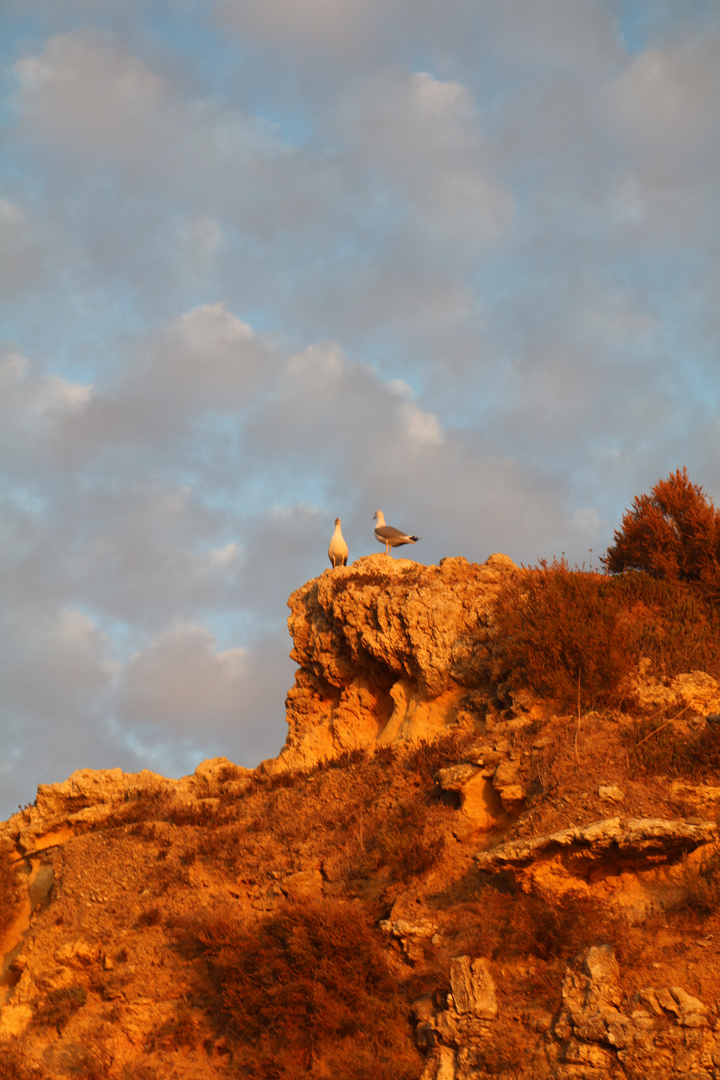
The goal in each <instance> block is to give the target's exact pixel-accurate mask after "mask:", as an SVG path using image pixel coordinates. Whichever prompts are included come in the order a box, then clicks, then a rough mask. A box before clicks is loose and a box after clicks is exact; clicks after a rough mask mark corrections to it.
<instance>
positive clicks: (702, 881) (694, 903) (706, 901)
mask: <svg viewBox="0 0 720 1080" xmlns="http://www.w3.org/2000/svg"><path fill="white" fill-rule="evenodd" d="M719 871H720V858H719V857H718V856H717V855H712V856H711V857H710V858H709V859H706V860H705V861H704V862H703V863H701V864H700V866H691V865H690V864H689V862H688V860H687V857H686V858H685V860H684V862H683V874H682V884H683V886H684V888H685V890H686V896H685V900H684V901H683V904H682V907H683V908H684V909H686V910H689V911H692V912H695V913H696V914H697V915H705V916H706V915H715V914H716V912H717V910H718V907H720V872H719Z"/></svg>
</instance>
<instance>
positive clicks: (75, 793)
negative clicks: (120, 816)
mask: <svg viewBox="0 0 720 1080" xmlns="http://www.w3.org/2000/svg"><path fill="white" fill-rule="evenodd" d="M251 776H252V770H250V769H243V768H241V767H240V766H237V765H233V763H232V762H231V761H228V759H227V758H224V757H223V758H214V759H211V760H208V761H203V762H201V764H200V765H198V767H197V769H196V770H195V774H194V776H186V777H182V778H181V779H180V780H167V779H166V778H165V777H163V776H160V775H159V774H158V773H154V772H151V771H150V770H149V769H143V770H141V772H138V773H124V772H123V771H122V769H78V770H77V771H76V772H74V773H73V774H72V775H71V776H69V777H68V779H67V780H63V781H61V782H60V783H58V784H40V785H39V786H38V790H37V798H36V800H35V803H34V804H33V805H31V806H27V807H25V809H24V810H20V811H18V813H16V814H13V815H12V817H11V818H10V819H9V820H8V821H6V822H2V823H0V840H3V839H5V840H9V841H10V842H11V843H12V844H13V845H14V846H15V847H16V848H17V849H18V851H19V852H20V853H22V854H24V855H32V854H35V853H37V852H40V851H44V850H45V849H46V848H49V847H55V846H57V845H58V844H61V843H63V842H64V841H65V840H67V839H68V838H69V837H71V836H73V835H75V834H77V833H81V832H85V831H87V830H89V829H92V828H94V827H96V826H98V825H101V824H103V823H104V822H107V821H108V820H109V819H110V818H111V817H112V815H113V814H114V813H115V812H116V811H117V810H118V809H119V808H120V807H122V806H123V805H124V804H125V803H127V802H131V801H133V800H136V799H143V798H148V797H156V796H165V797H167V798H168V799H177V800H179V801H181V802H185V803H186V804H188V803H190V802H193V801H194V800H196V799H199V798H209V797H217V795H218V794H219V793H220V791H225V792H227V790H228V789H230V790H231V793H232V794H236V795H237V794H240V793H241V792H242V790H244V788H245V787H246V786H247V784H248V783H249V779H250V777H251Z"/></svg>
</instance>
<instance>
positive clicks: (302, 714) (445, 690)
mask: <svg viewBox="0 0 720 1080" xmlns="http://www.w3.org/2000/svg"><path fill="white" fill-rule="evenodd" d="M515 572H516V567H515V566H514V564H513V562H512V561H511V560H510V559H508V557H507V556H506V555H491V556H490V558H489V559H488V560H487V562H486V563H485V564H483V565H482V566H476V565H473V564H470V563H468V562H467V561H466V560H465V559H462V558H455V559H443V560H442V562H441V563H440V565H439V566H421V565H419V564H418V563H415V562H411V561H410V560H409V559H395V558H393V559H388V558H387V557H386V556H385V555H370V556H367V557H365V558H361V559H358V560H357V561H356V562H355V563H354V564H353V565H352V566H348V567H342V568H340V569H338V570H335V571H327V572H326V573H324V574H323V575H322V576H321V577H319V578H316V579H315V580H314V581H309V582H308V583H307V584H306V585H304V586H303V587H302V588H301V589H298V590H297V592H295V593H293V594H292V596H291V597H290V599H289V600H288V606H289V607H290V618H289V619H288V627H289V630H290V634H291V636H292V639H293V650H292V652H291V654H290V656H291V658H292V659H293V660H295V661H296V662H297V664H298V665H299V669H298V671H297V674H296V676H295V686H294V687H293V688H292V690H290V692H289V694H288V696H287V721H288V727H289V732H288V737H287V742H286V745H285V748H284V749H283V751H282V754H281V761H282V763H283V764H288V765H290V766H292V767H303V766H306V765H308V764H312V763H315V762H316V761H317V760H318V759H320V758H323V757H326V756H328V755H331V754H336V753H339V752H341V751H343V750H354V749H357V748H358V747H368V746H372V745H374V744H375V743H380V744H382V743H391V742H395V741H398V740H401V741H412V740H417V739H434V738H436V737H437V736H438V734H440V733H441V732H442V731H443V730H445V729H447V728H448V726H450V725H452V724H456V723H463V722H470V723H473V722H475V721H476V720H480V721H482V720H483V719H484V716H485V713H486V710H487V708H488V704H489V698H490V697H491V696H492V695H491V692H490V689H491V688H490V681H489V676H488V667H489V653H488V643H489V641H490V640H491V638H492V626H493V612H494V608H495V599H496V597H497V594H498V590H499V589H500V587H501V586H502V584H503V583H504V581H506V580H507V578H508V576H511V575H513V574H514V573H515Z"/></svg>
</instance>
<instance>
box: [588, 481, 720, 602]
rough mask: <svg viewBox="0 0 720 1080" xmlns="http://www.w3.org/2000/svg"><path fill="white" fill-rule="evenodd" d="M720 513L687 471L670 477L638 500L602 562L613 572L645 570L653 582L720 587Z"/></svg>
mask: <svg viewBox="0 0 720 1080" xmlns="http://www.w3.org/2000/svg"><path fill="white" fill-rule="evenodd" d="M719 554H720V511H717V510H716V509H715V507H714V505H713V502H712V499H709V498H708V497H707V496H706V495H705V492H704V491H703V489H702V488H701V487H699V486H698V485H697V484H692V483H690V480H689V479H688V475H687V469H685V468H683V469H682V471H681V470H680V469H678V470H677V471H676V472H674V473H670V476H669V477H668V478H667V480H660V481H658V483H657V484H656V485H655V486H654V487H653V488H652V489H651V493H650V494H649V495H639V496H636V497H635V499H634V500H633V505H632V509H631V510H627V511H626V512H625V514H624V516H623V519H622V524H621V527H620V529H619V530H618V529H616V530H615V536H614V542H613V544H612V545H611V546H610V547H609V548H608V550H607V552H606V554H605V556H604V558H603V560H602V561H603V563H604V565H605V566H606V567H607V569H608V570H609V571H610V572H611V573H617V572H619V571H622V570H644V571H645V572H646V573H648V574H651V575H652V576H653V577H660V578H668V579H670V580H680V581H696V582H702V583H703V584H704V585H706V586H708V587H710V588H711V589H712V591H713V592H714V593H716V592H717V591H718V588H719V587H720V564H719V563H718V555H719Z"/></svg>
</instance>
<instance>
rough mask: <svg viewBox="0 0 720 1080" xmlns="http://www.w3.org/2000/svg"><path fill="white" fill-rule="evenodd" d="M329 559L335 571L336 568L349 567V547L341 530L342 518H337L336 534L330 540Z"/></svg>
mask: <svg viewBox="0 0 720 1080" xmlns="http://www.w3.org/2000/svg"><path fill="white" fill-rule="evenodd" d="M328 558H329V559H330V565H331V566H332V568H333V569H335V567H336V566H347V560H348V546H347V544H346V543H345V539H344V537H343V534H342V531H341V529H340V518H335V532H334V533H333V534H332V537H331V538H330V547H329V548H328Z"/></svg>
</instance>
